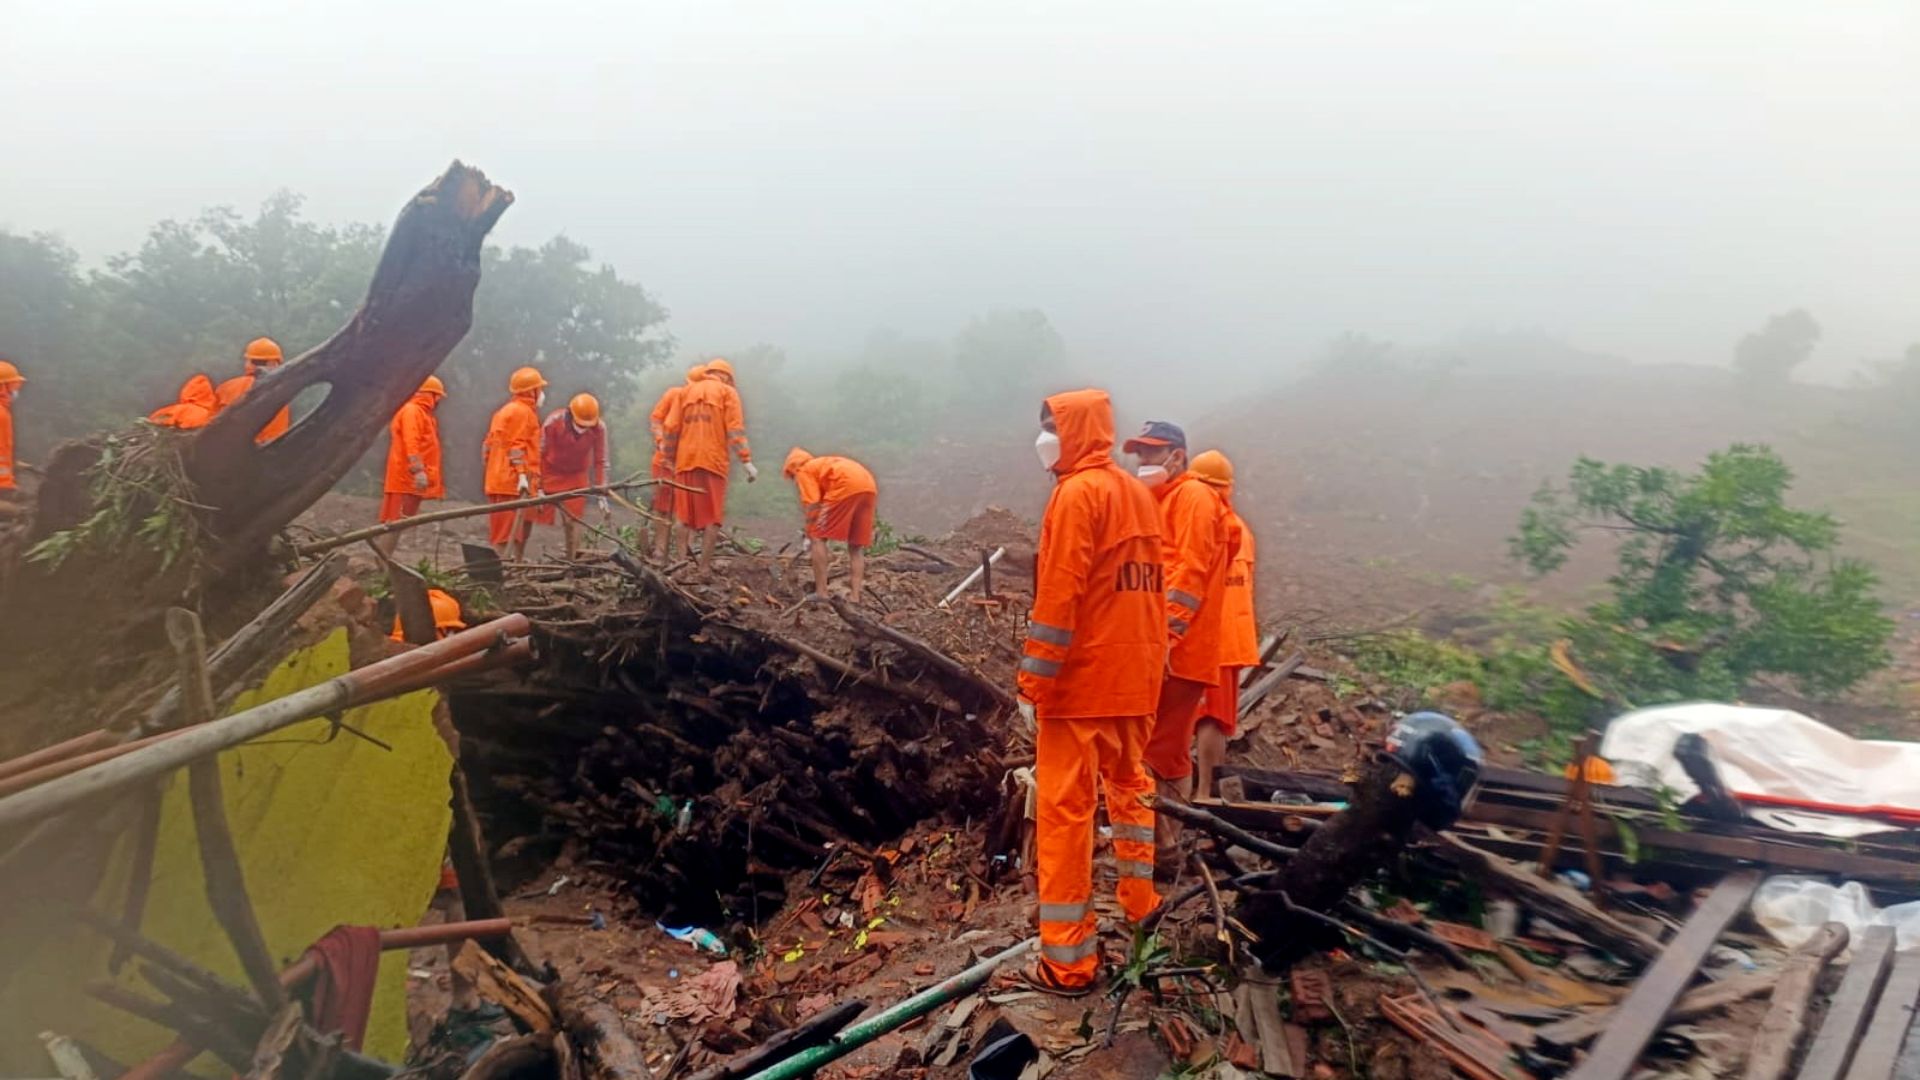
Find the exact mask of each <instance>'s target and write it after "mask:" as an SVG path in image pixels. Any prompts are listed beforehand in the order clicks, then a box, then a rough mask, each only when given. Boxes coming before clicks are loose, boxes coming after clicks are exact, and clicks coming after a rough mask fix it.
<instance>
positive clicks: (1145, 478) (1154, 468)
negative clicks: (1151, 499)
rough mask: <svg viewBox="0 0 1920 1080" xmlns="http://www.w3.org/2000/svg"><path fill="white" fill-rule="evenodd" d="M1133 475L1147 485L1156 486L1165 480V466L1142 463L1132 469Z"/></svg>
mask: <svg viewBox="0 0 1920 1080" xmlns="http://www.w3.org/2000/svg"><path fill="white" fill-rule="evenodd" d="M1134 475H1135V476H1138V477H1139V478H1140V482H1141V483H1143V484H1145V485H1147V486H1148V487H1150V488H1157V487H1159V486H1160V485H1161V484H1164V483H1166V482H1167V467H1166V466H1165V465H1142V466H1140V467H1139V468H1138V469H1136V470H1134Z"/></svg>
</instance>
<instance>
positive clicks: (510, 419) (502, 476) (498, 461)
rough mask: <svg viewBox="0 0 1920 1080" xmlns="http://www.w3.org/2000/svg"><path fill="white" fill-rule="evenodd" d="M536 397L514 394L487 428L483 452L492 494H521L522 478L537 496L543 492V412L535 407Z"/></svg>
mask: <svg viewBox="0 0 1920 1080" xmlns="http://www.w3.org/2000/svg"><path fill="white" fill-rule="evenodd" d="M535 397H536V394H535V393H534V392H532V391H529V392H528V393H525V394H515V395H513V396H512V397H511V398H508V399H507V403H506V404H505V405H502V406H500V408H499V409H498V410H496V411H495V412H494V414H493V421H492V422H491V423H489V424H488V425H487V441H486V445H485V446H484V447H483V448H482V449H483V450H484V451H485V452H486V466H487V467H486V493H487V494H489V495H518V494H519V493H520V487H519V481H520V478H521V477H522V476H525V477H526V478H527V480H528V482H529V483H530V484H532V485H533V490H534V492H535V493H536V494H537V493H538V492H539V491H540V413H539V412H538V411H536V410H535V408H534V404H533V403H534V399H535Z"/></svg>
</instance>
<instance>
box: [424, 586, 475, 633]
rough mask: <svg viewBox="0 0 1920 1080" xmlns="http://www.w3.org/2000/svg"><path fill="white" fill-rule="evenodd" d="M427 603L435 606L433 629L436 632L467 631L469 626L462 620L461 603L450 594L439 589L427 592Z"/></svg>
mask: <svg viewBox="0 0 1920 1080" xmlns="http://www.w3.org/2000/svg"><path fill="white" fill-rule="evenodd" d="M427 603H429V604H432V605H433V628H434V629H435V630H465V629H466V628H467V624H466V623H464V622H462V621H461V620H460V601H458V600H455V599H454V598H453V596H452V595H451V594H449V593H445V592H442V591H441V590H439V589H428V590H427Z"/></svg>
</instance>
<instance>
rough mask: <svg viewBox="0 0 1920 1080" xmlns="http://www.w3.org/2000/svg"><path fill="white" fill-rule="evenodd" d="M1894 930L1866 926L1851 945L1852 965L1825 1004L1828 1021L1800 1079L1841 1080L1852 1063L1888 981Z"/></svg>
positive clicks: (1816, 1037) (1810, 1053)
mask: <svg viewBox="0 0 1920 1080" xmlns="http://www.w3.org/2000/svg"><path fill="white" fill-rule="evenodd" d="M1893 946H1894V940H1893V928H1892V927H1889V926H1869V927H1867V929H1866V930H1865V931H1864V932H1863V933H1862V934H1861V935H1860V940H1858V941H1856V942H1854V945H1853V962H1852V963H1850V964H1848V965H1847V975H1846V978H1844V979H1841V980H1840V989H1838V990H1836V991H1834V994H1833V998H1832V999H1831V1000H1830V1001H1828V1002H1827V1018H1826V1020H1825V1021H1823V1022H1822V1023H1821V1024H1820V1033H1819V1034H1818V1035H1815V1036H1814V1037H1813V1045H1812V1046H1810V1047H1808V1048H1807V1057H1806V1060H1805V1061H1803V1062H1801V1063H1800V1080H1840V1077H1842V1076H1844V1075H1845V1074H1846V1071H1847V1065H1848V1063H1850V1062H1851V1061H1852V1060H1853V1051H1854V1048H1855V1047H1856V1046H1858V1045H1859V1042H1860V1033H1861V1032H1862V1031H1864V1030H1866V1026H1867V1019H1868V1017H1869V1016H1870V1015H1871V1014H1872V1010H1873V1003H1874V1002H1875V1001H1877V1000H1879V997H1880V987H1881V985H1882V984H1884V983H1885V982H1886V981H1887V969H1888V968H1889V967H1890V966H1891V965H1892V963H1893Z"/></svg>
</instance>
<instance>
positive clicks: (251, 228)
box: [0, 192, 672, 498]
mask: <svg viewBox="0 0 1920 1080" xmlns="http://www.w3.org/2000/svg"><path fill="white" fill-rule="evenodd" d="M301 209H302V200H301V198H300V197H299V196H298V195H295V194H292V193H290V192H280V193H277V194H275V195H274V196H272V197H271V198H269V199H267V200H266V201H265V202H264V203H263V204H262V205H261V206H260V208H259V210H258V211H257V212H256V213H254V214H253V215H252V216H245V215H242V214H240V213H239V212H237V211H235V210H233V209H231V208H226V207H217V208H214V209H210V210H207V211H205V212H203V213H201V214H200V215H199V216H197V217H195V218H193V219H192V220H189V221H163V222H161V223H159V224H157V225H155V226H154V227H153V228H152V229H151V230H149V231H148V233H147V236H146V239H145V240H144V241H143V242H142V243H141V245H140V247H139V248H138V249H136V250H134V251H131V252H127V253H125V254H122V255H117V256H114V257H113V258H111V259H109V260H107V263H106V265H105V267H104V268H102V269H99V270H96V271H93V272H92V273H83V272H82V271H81V269H80V267H79V259H78V258H77V257H76V256H75V254H74V252H73V251H72V250H71V249H70V248H68V247H67V246H66V245H65V244H64V243H62V242H61V241H60V240H59V239H57V238H55V237H51V236H46V235H34V236H19V235H15V234H10V233H5V232H0V354H4V355H6V356H8V357H10V358H12V359H14V360H16V361H17V362H18V363H20V364H21V366H22V367H23V368H24V369H25V370H26V372H27V375H28V379H29V380H30V389H29V390H28V391H27V397H26V399H25V401H24V402H23V406H22V408H21V409H20V410H19V415H18V420H19V423H20V428H21V436H22V444H23V456H26V457H27V458H28V460H32V458H33V456H35V455H37V454H38V453H40V452H43V451H44V450H45V449H46V448H47V447H48V445H50V444H51V443H52V442H53V441H54V440H56V439H58V438H65V437H75V436H80V435H85V434H89V433H92V432H94V431H99V430H102V429H107V428H114V427H118V426H121V425H124V424H125V423H127V422H128V421H130V420H131V419H133V418H134V417H138V416H144V415H146V414H147V413H149V412H151V411H152V410H153V409H155V408H157V407H158V406H160V405H163V404H166V403H167V402H169V401H171V400H172V399H173V397H174V395H175V394H176V393H177V392H178V390H179V388H180V385H181V383H183V382H184V381H185V380H186V379H187V377H188V376H189V375H191V374H193V373H194V372H196V371H204V372H206V373H207V374H208V375H209V376H211V377H212V378H213V379H214V381H215V382H219V381H221V380H223V379H226V378H228V377H230V376H233V375H237V374H239V373H240V371H241V370H242V368H243V364H242V361H241V359H240V354H241V351H242V350H243V349H244V348H245V346H246V343H247V342H248V341H250V340H251V339H253V338H255V337H259V336H261V335H266V336H269V337H272V338H274V339H275V340H277V341H279V342H280V344H281V347H282V348H283V349H285V350H286V353H287V355H288V356H289V358H291V357H293V356H296V355H298V354H300V353H302V352H305V351H306V350H308V349H311V348H312V347H314V346H315V345H318V344H320V343H321V342H323V341H325V340H326V339H327V337H328V336H330V335H331V334H332V333H333V332H334V331H335V330H337V329H339V328H340V326H341V325H342V324H344V323H345V322H346V320H347V318H348V317H349V316H350V315H352V313H353V311H354V309H355V308H357V307H358V306H359V304H360V301H361V300H362V299H363V298H364V297H365V295H366V290H367V284H368V282H369V281H370V280H371V278H372V276H373V269H374V266H375V264H376V263H377V262H378V261H379V257H380V251H381V248H382V246H383V244H384V242H385V230H384V229H382V228H380V227H378V226H373V225H346V226H340V227H333V226H323V225H318V224H315V223H313V222H311V221H308V220H306V219H305V218H304V217H302V214H301ZM484 259H485V264H484V268H483V271H482V277H481V282H480V288H479V291H478V293H477V294H476V296H475V298H474V323H473V329H472V330H471V331H470V332H469V333H468V335H467V337H466V339H465V340H464V341H462V342H461V344H460V346H459V348H457V349H456V350H455V352H454V353H453V355H452V356H451V357H449V359H448V361H447V362H446V363H445V364H443V365H442V367H441V370H440V373H439V374H440V376H441V378H442V379H443V380H445V381H446V383H447V384H448V389H449V391H450V393H449V395H448V399H447V401H446V403H445V404H443V405H442V407H441V408H442V413H441V419H442V425H441V427H442V438H443V439H444V440H445V442H446V448H447V453H446V462H447V470H448V481H449V484H450V485H451V489H452V492H453V494H454V495H455V496H456V497H460V496H464V497H468V498H474V497H478V495H479V483H478V477H479V472H480V443H481V441H482V439H483V437H484V435H485V429H486V423H487V419H488V417H489V416H490V415H491V414H492V411H493V410H494V409H495V408H497V407H498V406H499V405H500V404H501V402H502V401H504V400H505V398H506V394H507V391H506V386H507V377H508V375H509V373H511V371H512V370H513V369H514V368H516V367H519V366H520V365H522V364H528V363H533V364H538V365H540V367H541V369H542V370H543V371H544V372H545V373H546V376H547V378H548V380H549V381H550V382H551V383H552V384H553V385H552V387H551V389H550V390H549V394H550V396H551V397H554V398H558V399H559V402H558V403H564V401H565V400H566V398H567V397H569V396H571V395H572V394H574V393H577V392H579V391H581V390H589V391H592V392H593V393H594V394H595V395H597V396H598V397H599V398H600V399H601V401H602V403H603V405H604V406H605V407H606V408H607V409H609V410H618V409H619V408H621V407H622V406H624V405H626V404H627V403H628V402H630V401H631V400H632V399H633V398H634V396H635V394H636V393H637V391H638V390H639V386H640V383H639V377H640V375H641V373H642V372H644V371H645V370H646V369H648V368H649V367H652V366H655V365H658V364H659V363H661V362H663V361H664V360H665V359H666V358H667V356H668V355H669V354H670V353H671V350H672V341H671V339H670V338H668V337H667V336H666V335H665V334H664V333H663V326H664V323H665V321H666V317H667V313H666V311H665V310H664V309H663V308H661V307H660V305H659V304H657V303H656V302H655V301H654V300H653V298H652V297H651V296H649V295H648V294H647V293H646V291H645V290H644V289H643V288H642V287H641V286H640V285H639V284H637V283H635V282H632V281H629V280H625V279H623V278H621V277H620V276H619V274H618V273H617V272H615V270H614V269H613V268H612V267H610V266H607V265H605V264H595V263H594V262H593V261H592V255H591V253H590V252H589V251H588V250H587V249H586V248H585V247H583V246H581V245H580V244H578V243H576V242H574V241H572V240H570V239H568V238H566V237H564V236H563V237H557V238H555V239H553V240H551V241H548V242H547V243H546V244H544V245H542V246H540V247H538V248H524V247H515V248H508V249H503V248H499V247H489V248H487V249H486V251H485V254H484ZM558 403H555V402H549V405H550V407H557V404H558ZM300 411H301V407H300V405H299V403H296V405H295V413H296V415H297V414H298V413H299V412H300ZM385 451H386V448H385V446H384V445H380V446H376V447H374V448H373V449H372V450H371V451H370V452H369V455H368V461H367V462H365V463H363V465H362V468H361V470H360V472H359V475H358V479H357V482H358V483H359V484H361V485H362V486H368V485H370V484H371V483H372V481H373V478H374V476H375V475H376V473H375V470H376V469H377V467H378V462H379V460H380V457H381V455H383V454H384V453H385ZM354 482H355V481H349V483H350V484H351V483H354Z"/></svg>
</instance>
